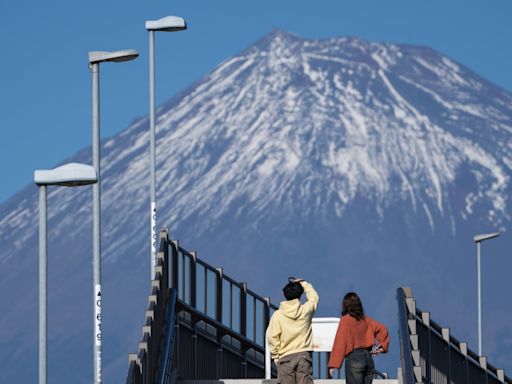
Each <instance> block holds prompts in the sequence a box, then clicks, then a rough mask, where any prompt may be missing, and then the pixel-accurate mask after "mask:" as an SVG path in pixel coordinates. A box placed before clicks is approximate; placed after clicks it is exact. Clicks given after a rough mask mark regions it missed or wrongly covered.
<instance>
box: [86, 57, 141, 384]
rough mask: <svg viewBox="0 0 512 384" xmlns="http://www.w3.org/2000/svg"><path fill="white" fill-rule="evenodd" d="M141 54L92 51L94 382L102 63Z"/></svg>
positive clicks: (98, 290)
mask: <svg viewBox="0 0 512 384" xmlns="http://www.w3.org/2000/svg"><path fill="white" fill-rule="evenodd" d="M138 56H139V54H138V53H137V51H135V50H133V49H125V50H121V51H113V52H104V51H92V52H89V68H90V70H91V73H92V164H93V166H94V169H95V171H96V174H97V175H98V182H97V183H96V184H94V186H93V191H92V195H93V276H94V277H93V289H94V292H93V308H94V320H93V322H94V331H93V332H94V335H93V338H94V344H93V345H94V351H93V360H94V383H101V212H100V211H101V209H100V181H101V179H100V103H99V100H100V77H99V73H100V63H103V62H109V61H110V62H114V63H119V62H123V61H130V60H134V59H136V58H137V57H138Z"/></svg>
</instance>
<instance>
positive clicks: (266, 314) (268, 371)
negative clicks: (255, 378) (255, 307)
mask: <svg viewBox="0 0 512 384" xmlns="http://www.w3.org/2000/svg"><path fill="white" fill-rule="evenodd" d="M268 323H270V297H265V309H264V311H263V345H264V346H265V354H264V356H265V379H266V380H270V379H271V378H272V359H271V358H269V351H268V349H269V348H268V343H267V328H268Z"/></svg>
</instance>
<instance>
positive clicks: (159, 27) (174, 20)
mask: <svg viewBox="0 0 512 384" xmlns="http://www.w3.org/2000/svg"><path fill="white" fill-rule="evenodd" d="M146 29H147V30H148V31H164V32H177V31H183V30H185V29H187V23H186V22H185V20H184V19H183V18H182V17H178V16H166V17H162V18H161V19H158V20H147V21H146Z"/></svg>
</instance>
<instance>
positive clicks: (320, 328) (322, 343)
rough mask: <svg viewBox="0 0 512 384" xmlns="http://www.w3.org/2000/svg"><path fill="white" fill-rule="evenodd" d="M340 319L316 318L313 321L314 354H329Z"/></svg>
mask: <svg viewBox="0 0 512 384" xmlns="http://www.w3.org/2000/svg"><path fill="white" fill-rule="evenodd" d="M339 322H340V319H339V318H337V317H318V318H314V319H313V348H314V351H315V352H331V350H332V345H333V343H334V337H335V336H336V331H337V330H338V324H339Z"/></svg>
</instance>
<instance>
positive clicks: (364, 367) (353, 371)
mask: <svg viewBox="0 0 512 384" xmlns="http://www.w3.org/2000/svg"><path fill="white" fill-rule="evenodd" d="M374 374H375V365H374V364H373V358H372V355H371V353H370V351H368V350H367V349H354V350H353V351H352V352H350V353H349V354H348V355H347V357H346V358H345V378H346V382H347V384H371V382H372V380H373V375H374Z"/></svg>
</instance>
